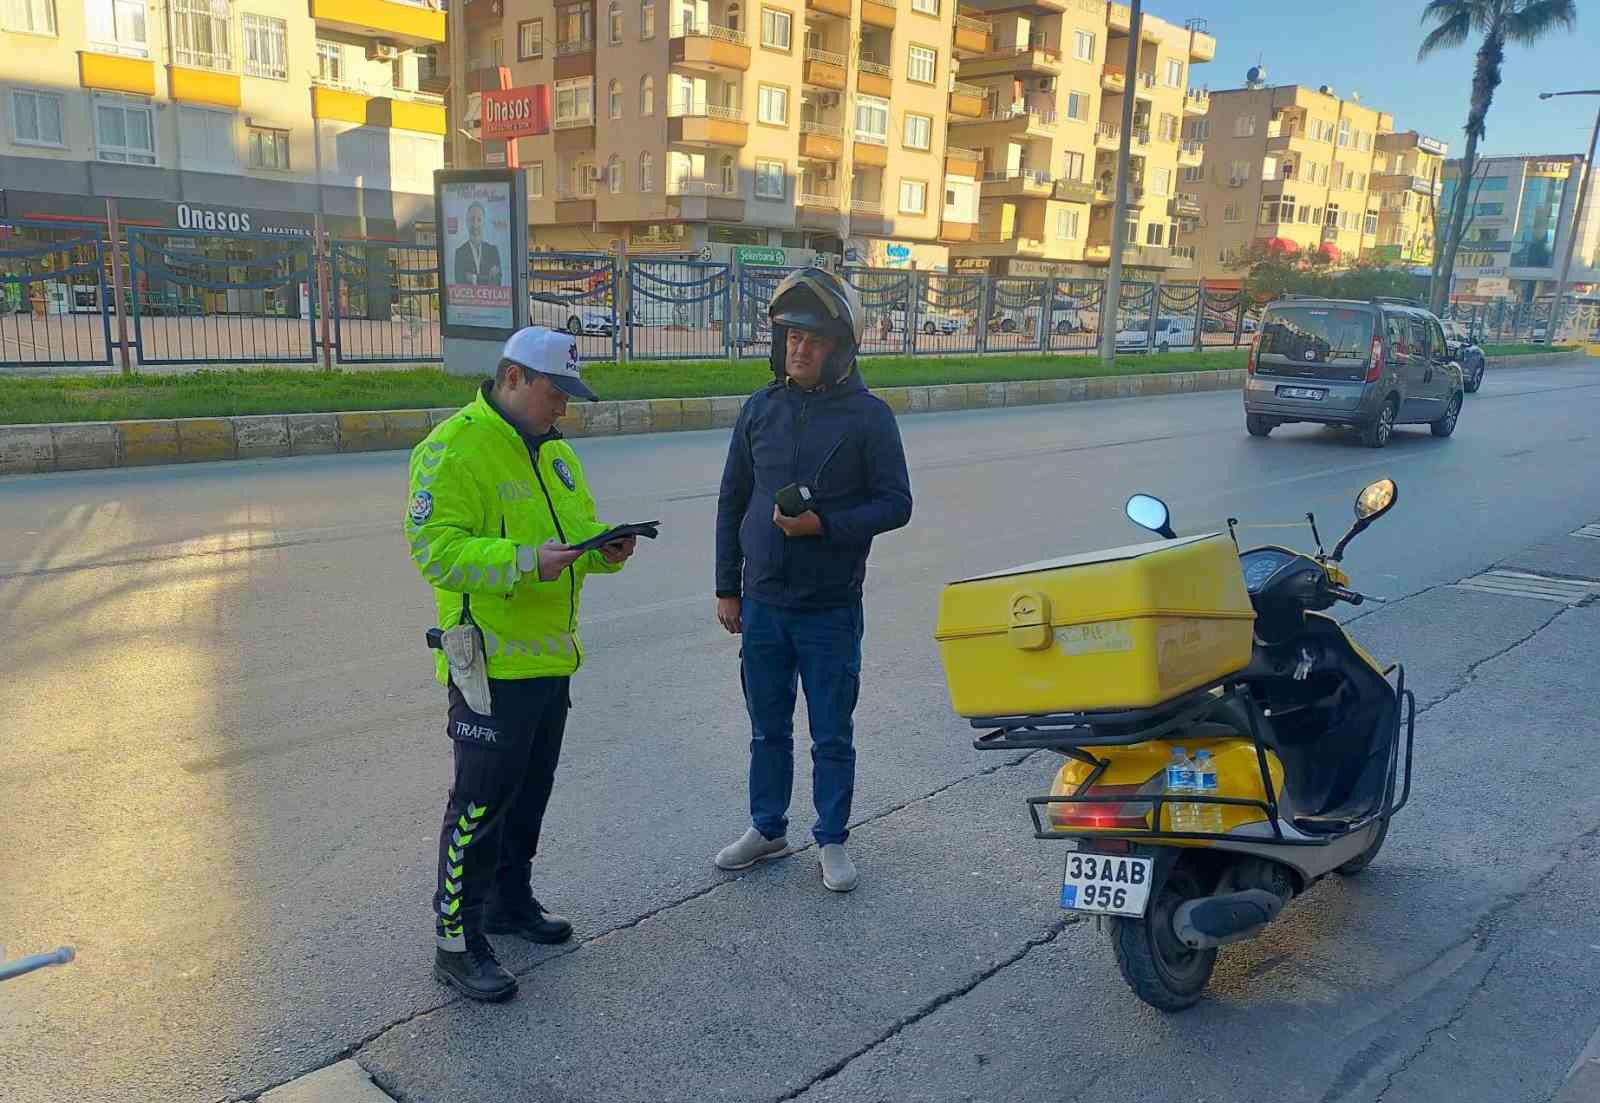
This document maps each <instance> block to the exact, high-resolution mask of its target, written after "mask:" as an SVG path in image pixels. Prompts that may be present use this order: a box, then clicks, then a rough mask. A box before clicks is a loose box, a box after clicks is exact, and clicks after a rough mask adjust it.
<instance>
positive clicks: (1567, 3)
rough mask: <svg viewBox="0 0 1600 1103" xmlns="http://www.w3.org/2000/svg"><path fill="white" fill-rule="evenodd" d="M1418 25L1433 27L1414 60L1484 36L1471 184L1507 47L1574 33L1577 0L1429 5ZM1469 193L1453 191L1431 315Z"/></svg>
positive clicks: (1471, 113) (1443, 288)
mask: <svg viewBox="0 0 1600 1103" xmlns="http://www.w3.org/2000/svg"><path fill="white" fill-rule="evenodd" d="M1422 22H1423V23H1424V24H1427V23H1435V24H1437V26H1435V27H1434V29H1433V30H1432V31H1430V32H1429V33H1428V36H1427V37H1426V38H1424V39H1423V40H1422V46H1421V47H1420V48H1419V49H1418V50H1417V60H1419V61H1421V60H1424V59H1425V58H1427V57H1428V56H1429V55H1430V54H1434V53H1437V52H1439V51H1441V50H1447V49H1455V48H1456V47H1458V46H1460V45H1461V44H1462V43H1464V42H1466V41H1467V37H1468V36H1469V35H1470V34H1471V33H1472V32H1473V31H1477V32H1478V33H1479V34H1481V35H1482V36H1483V41H1482V43H1481V44H1480V45H1479V46H1478V58H1477V63H1476V64H1475V65H1474V66H1473V69H1472V99H1471V101H1470V103H1469V106H1468V108H1467V125H1466V132H1467V148H1466V151H1465V152H1464V153H1463V154H1462V157H1461V179H1462V180H1464V181H1470V180H1471V179H1472V177H1473V174H1474V172H1476V170H1477V167H1478V143H1479V142H1480V141H1482V140H1483V134H1484V120H1485V119H1487V118H1488V115H1489V106H1490V105H1491V104H1492V103H1493V102H1494V93H1495V89H1497V88H1499V87H1500V68H1501V66H1502V65H1503V64H1504V62H1505V56H1506V43H1508V42H1515V43H1518V44H1519V45H1523V46H1531V45H1533V44H1534V43H1535V42H1537V41H1538V40H1539V39H1541V38H1543V37H1544V36H1545V35H1547V34H1549V33H1551V32H1552V31H1554V30H1555V29H1556V28H1557V27H1561V28H1564V29H1566V30H1569V31H1570V30H1573V29H1575V28H1576V27H1577V25H1578V5H1577V0H1431V2H1430V3H1429V4H1428V6H1427V7H1426V8H1424V9H1423V11H1422ZM1467 191H1468V189H1467V188H1466V187H1460V188H1457V189H1456V195H1455V204H1454V209H1453V210H1451V212H1450V225H1449V230H1450V235H1449V237H1448V238H1447V239H1446V240H1445V241H1444V243H1443V245H1444V261H1443V263H1442V264H1441V265H1440V266H1439V268H1440V273H1441V275H1442V277H1443V278H1442V279H1439V280H1436V281H1434V286H1433V301H1432V307H1433V311H1434V313H1435V314H1437V313H1439V312H1440V311H1441V310H1443V309H1444V303H1445V300H1446V299H1447V298H1448V297H1449V294H1450V277H1451V276H1452V275H1453V274H1454V273H1455V267H1456V252H1457V250H1459V249H1460V247H1461V238H1462V235H1463V233H1464V231H1465V226H1466V220H1467V204H1468V201H1469V197H1468V195H1467Z"/></svg>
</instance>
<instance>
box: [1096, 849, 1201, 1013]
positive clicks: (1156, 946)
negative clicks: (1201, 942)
mask: <svg viewBox="0 0 1600 1103" xmlns="http://www.w3.org/2000/svg"><path fill="white" fill-rule="evenodd" d="M1204 895H1205V891H1204V890H1203V889H1202V888H1201V887H1200V882H1199V881H1198V880H1196V878H1195V876H1194V874H1193V873H1191V872H1190V871H1188V870H1186V869H1175V870H1173V871H1172V874H1171V875H1170V876H1169V877H1168V878H1167V883H1166V884H1165V885H1164V886H1163V887H1162V889H1161V894H1160V895H1159V896H1157V897H1156V899H1155V902H1154V903H1152V904H1151V905H1150V911H1149V914H1148V915H1147V916H1146V917H1145V918H1144V919H1121V918H1117V919H1113V920H1112V921H1111V949H1112V952H1113V953H1114V954H1115V955H1116V958H1117V967H1118V968H1119V969H1121V970H1122V979H1123V980H1125V981H1127V982H1128V987H1129V988H1132V989H1133V994H1134V995H1136V996H1138V997H1139V998H1140V999H1141V1000H1143V1001H1144V1002H1145V1003H1147V1004H1149V1005H1150V1006H1151V1007H1154V1008H1156V1009H1158V1010H1160V1011H1182V1010H1184V1009H1186V1008H1189V1007H1193V1006H1194V1005H1195V1004H1196V1003H1198V1002H1199V1001H1200V996H1201V995H1202V994H1203V993H1204V992H1205V987H1206V984H1207V983H1208V982H1209V981H1210V980H1211V970H1212V969H1214V968H1215V967H1216V964H1217V951H1216V950H1215V949H1210V950H1191V949H1190V948H1189V947H1188V946H1185V945H1184V944H1183V942H1182V941H1180V940H1179V938H1178V935H1177V932H1176V931H1175V930H1174V929H1173V926H1172V918H1173V916H1174V915H1175V914H1176V913H1177V910H1178V907H1179V905H1181V904H1183V903H1184V902H1185V901H1187V900H1194V899H1197V898H1199V897H1201V896H1204Z"/></svg>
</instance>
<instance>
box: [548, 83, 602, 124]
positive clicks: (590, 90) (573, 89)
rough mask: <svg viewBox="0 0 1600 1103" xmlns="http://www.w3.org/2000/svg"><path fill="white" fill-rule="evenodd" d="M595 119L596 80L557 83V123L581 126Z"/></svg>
mask: <svg viewBox="0 0 1600 1103" xmlns="http://www.w3.org/2000/svg"><path fill="white" fill-rule="evenodd" d="M593 118H594V78H593V77H578V78H576V79H573V80H558V81H556V122H558V123H561V122H571V123H575V124H581V123H586V122H589V121H590V120H592V119H593Z"/></svg>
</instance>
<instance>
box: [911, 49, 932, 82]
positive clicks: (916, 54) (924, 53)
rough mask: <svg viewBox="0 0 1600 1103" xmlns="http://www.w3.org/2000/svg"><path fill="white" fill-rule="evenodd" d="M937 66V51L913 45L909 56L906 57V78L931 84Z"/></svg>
mask: <svg viewBox="0 0 1600 1103" xmlns="http://www.w3.org/2000/svg"><path fill="white" fill-rule="evenodd" d="M938 67H939V53H938V51H936V50H930V49H928V48H927V47H926V46H913V47H911V53H910V56H909V57H907V59H906V79H907V80H914V81H916V82H917V83H918V84H932V83H933V77H934V73H935V72H936V71H937V69H938Z"/></svg>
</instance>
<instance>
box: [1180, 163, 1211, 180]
mask: <svg viewBox="0 0 1600 1103" xmlns="http://www.w3.org/2000/svg"><path fill="white" fill-rule="evenodd" d="M1205 179H1206V167H1205V166H1204V165H1190V166H1188V167H1187V168H1185V169H1184V170H1183V182H1184V183H1185V184H1202V183H1204V182H1205Z"/></svg>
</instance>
